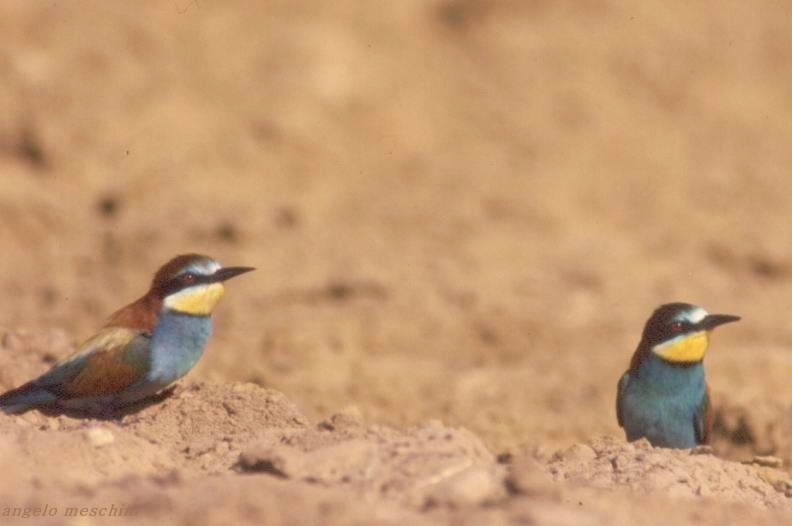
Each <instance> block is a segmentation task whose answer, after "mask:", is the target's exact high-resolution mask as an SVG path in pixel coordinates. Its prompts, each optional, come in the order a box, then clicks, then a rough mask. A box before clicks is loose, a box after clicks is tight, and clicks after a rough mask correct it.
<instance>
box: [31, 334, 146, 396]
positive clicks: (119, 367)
mask: <svg viewBox="0 0 792 526" xmlns="http://www.w3.org/2000/svg"><path fill="white" fill-rule="evenodd" d="M149 342H150V339H149V336H148V335H147V333H144V332H142V331H136V330H132V329H123V328H113V327H110V328H106V329H103V330H102V331H100V332H99V333H97V334H96V335H95V336H93V337H92V338H90V339H89V340H88V341H86V342H85V343H84V344H83V345H82V346H81V347H80V349H79V350H78V351H77V352H76V353H75V354H74V355H72V356H70V357H69V358H67V359H65V360H64V361H62V362H60V363H59V364H57V365H56V366H55V367H53V368H52V369H51V370H50V371H49V372H47V373H45V374H44V375H42V376H41V377H39V378H37V379H36V380H34V381H33V382H31V383H33V384H35V385H36V386H38V387H40V388H44V389H46V390H48V391H50V392H53V393H56V394H57V395H58V396H59V397H63V398H79V397H85V396H96V395H102V394H109V393H115V392H118V391H120V390H122V389H124V388H125V387H127V386H129V385H130V384H131V383H133V382H134V381H135V380H137V379H138V378H140V377H141V376H142V375H144V374H145V373H146V370H147V367H148V357H149V348H150V345H149Z"/></svg>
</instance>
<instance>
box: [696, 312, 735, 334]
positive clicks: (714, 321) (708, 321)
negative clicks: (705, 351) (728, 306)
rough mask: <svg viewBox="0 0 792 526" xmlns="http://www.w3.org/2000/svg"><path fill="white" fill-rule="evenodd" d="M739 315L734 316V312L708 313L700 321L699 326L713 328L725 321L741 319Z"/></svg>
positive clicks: (707, 328) (706, 328)
mask: <svg viewBox="0 0 792 526" xmlns="http://www.w3.org/2000/svg"><path fill="white" fill-rule="evenodd" d="M739 319H740V317H739V316H734V315H732V314H708V315H707V316H706V317H705V318H704V319H703V320H701V321H700V322H699V323H698V326H699V327H701V328H702V329H704V330H708V331H710V330H712V329H714V328H715V327H717V326H719V325H723V324H724V323H731V322H733V321H737V320H739Z"/></svg>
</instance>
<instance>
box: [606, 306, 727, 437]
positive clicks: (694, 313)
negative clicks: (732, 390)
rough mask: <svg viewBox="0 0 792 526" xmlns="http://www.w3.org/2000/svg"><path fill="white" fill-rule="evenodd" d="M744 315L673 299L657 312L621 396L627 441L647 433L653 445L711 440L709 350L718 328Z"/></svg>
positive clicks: (622, 385)
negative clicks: (709, 310) (706, 359)
mask: <svg viewBox="0 0 792 526" xmlns="http://www.w3.org/2000/svg"><path fill="white" fill-rule="evenodd" d="M739 319H740V317H739V316H732V315H731V314H709V313H707V311H705V310H704V309H702V308H701V307H697V306H696V305H691V304H689V303H669V304H666V305H662V306H660V307H658V308H657V310H655V311H654V313H652V316H651V317H650V318H649V320H648V321H647V322H646V326H645V327H644V330H643V336H642V337H641V341H640V343H638V348H637V349H636V350H635V354H633V357H632V361H631V362H630V368H629V369H628V370H627V372H625V373H624V375H622V377H621V379H620V380H619V385H618V391H617V394H616V417H617V419H618V421H619V425H620V426H621V427H623V428H624V432H625V433H626V435H627V440H629V441H633V440H637V439H639V438H644V437H645V438H647V439H648V440H649V442H650V443H651V444H652V445H653V446H656V447H668V448H679V449H684V448H692V447H695V446H697V445H702V444H708V443H709V439H710V429H711V427H712V412H711V406H710V396H709V388H708V386H707V382H706V380H705V378H704V364H703V360H704V354H705V353H706V351H707V346H708V345H709V338H710V332H711V331H712V329H714V328H715V327H718V326H719V325H723V324H724V323H730V322H733V321H737V320H739Z"/></svg>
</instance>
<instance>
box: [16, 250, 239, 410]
mask: <svg viewBox="0 0 792 526" xmlns="http://www.w3.org/2000/svg"><path fill="white" fill-rule="evenodd" d="M251 270H253V268H251V267H222V266H221V265H220V263H218V262H217V261H215V260H214V259H212V258H210V257H208V256H202V255H199V254H185V255H181V256H176V257H175V258H173V259H171V260H170V261H169V262H168V263H166V264H165V265H163V266H162V267H161V268H160V269H159V270H158V271H157V272H156V274H155V275H154V279H153V281H152V282H151V288H150V289H149V291H148V292H147V293H146V294H145V295H143V296H142V297H141V298H140V299H138V300H137V301H134V302H132V303H130V304H129V305H127V306H125V307H123V308H121V309H119V310H118V311H116V312H115V313H114V314H112V315H111V316H110V318H109V319H108V320H107V322H106V323H105V325H104V327H103V328H102V329H101V330H100V331H99V332H98V333H96V334H95V335H94V336H92V337H91V338H89V339H88V340H87V341H86V342H85V343H83V344H82V345H81V346H80V347H79V348H78V349H77V350H76V351H75V353H74V354H72V355H71V356H69V357H67V358H65V359H64V360H62V361H61V362H59V363H57V364H56V365H54V366H53V367H52V369H50V370H49V371H47V372H46V373H44V374H42V375H41V376H39V377H38V378H35V379H33V380H31V381H29V382H27V383H26V384H24V385H22V386H20V387H17V388H16V389H12V390H10V391H8V392H6V393H4V394H2V395H0V409H2V410H3V411H5V412H6V413H21V412H24V411H27V410H28V409H33V408H54V409H58V410H69V411H78V412H85V413H91V414H102V415H108V414H112V413H114V412H115V411H117V410H119V409H122V408H124V407H126V406H129V405H132V404H134V403H136V402H139V401H142V400H144V399H146V398H149V397H152V396H154V395H156V394H157V393H159V392H160V391H162V390H163V389H165V388H166V387H168V386H169V385H170V384H171V383H173V382H175V381H176V380H178V379H179V378H181V377H182V376H184V375H185V374H187V372H188V371H189V370H190V369H192V367H193V366H194V365H195V364H196V362H197V361H198V359H199V358H200V357H201V355H202V354H203V351H204V347H205V346H206V342H207V340H208V339H209V335H210V333H211V331H212V322H211V314H212V311H213V310H214V308H215V306H216V305H217V302H218V301H219V300H220V297H221V296H222V295H223V291H224V287H223V282H224V281H226V280H227V279H230V278H233V277H234V276H238V275H239V274H242V273H244V272H249V271H251Z"/></svg>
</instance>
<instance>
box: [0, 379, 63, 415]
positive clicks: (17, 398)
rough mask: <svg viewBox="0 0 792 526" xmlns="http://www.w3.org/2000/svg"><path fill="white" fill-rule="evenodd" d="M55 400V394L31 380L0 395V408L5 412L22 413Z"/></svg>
mask: <svg viewBox="0 0 792 526" xmlns="http://www.w3.org/2000/svg"><path fill="white" fill-rule="evenodd" d="M56 400H57V397H56V396H55V394H53V393H51V392H50V391H48V390H46V389H44V388H42V387H41V386H39V385H36V384H35V383H33V382H28V383H26V384H24V385H22V386H20V387H17V388H16V389H11V390H10V391H8V392H6V393H3V394H2V395H0V409H2V410H3V411H4V412H5V413H7V414H16V413H23V412H25V411H27V410H28V409H33V408H34V407H39V406H42V405H47V404H51V403H52V402H54V401H56Z"/></svg>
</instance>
